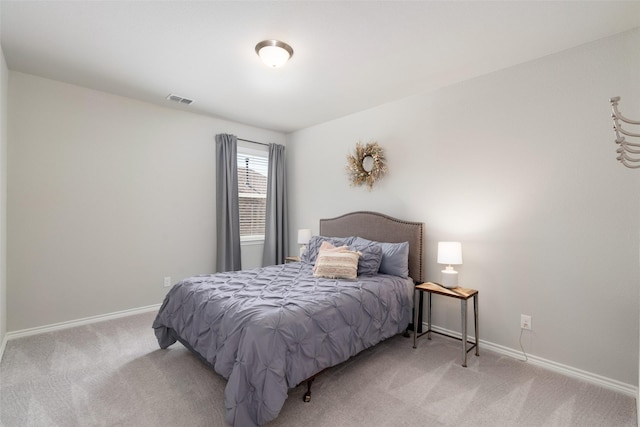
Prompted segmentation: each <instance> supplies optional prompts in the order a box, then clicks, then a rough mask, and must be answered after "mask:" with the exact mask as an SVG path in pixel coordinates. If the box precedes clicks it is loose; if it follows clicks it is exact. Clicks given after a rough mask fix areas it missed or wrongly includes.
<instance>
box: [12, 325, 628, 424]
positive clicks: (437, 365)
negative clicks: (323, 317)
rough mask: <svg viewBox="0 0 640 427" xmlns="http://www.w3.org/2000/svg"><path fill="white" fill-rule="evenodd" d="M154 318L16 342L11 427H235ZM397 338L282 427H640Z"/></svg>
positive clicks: (605, 404)
mask: <svg viewBox="0 0 640 427" xmlns="http://www.w3.org/2000/svg"><path fill="white" fill-rule="evenodd" d="M154 316H155V315H154V314H153V313H148V314H141V315H135V316H130V317H127V318H122V319H116V320H110V321H106V322H100V323H95V324H92V325H87V326H81V327H77V328H72V329H66V330H62V331H56V332H50V333H46V334H42V335H36V336H31V337H25V338H20V339H15V340H11V341H9V342H8V344H7V347H6V349H5V354H4V357H3V360H2V362H1V363H0V423H1V424H2V425H3V426H6V427H13V426H21V427H22V426H38V427H42V426H64V427H69V426H83V427H85V426H224V425H225V422H224V402H223V400H224V394H223V391H224V387H225V384H226V383H225V380H224V379H222V378H221V377H220V376H218V375H217V374H215V373H214V372H213V371H211V370H210V369H209V368H208V367H206V366H205V365H204V364H202V363H201V362H200V361H199V360H198V359H197V358H196V357H194V356H193V355H192V354H191V353H189V351H187V350H186V349H185V348H184V347H182V346H181V345H179V344H175V345H174V346H172V347H171V348H169V349H168V350H160V349H159V348H158V345H157V342H156V340H155V336H154V335H153V330H152V329H151V323H152V321H153V318H154ZM411 341H412V340H411V339H407V338H403V337H401V336H396V337H393V338H391V339H389V340H387V341H385V342H383V343H381V344H379V345H377V346H376V347H374V348H373V349H370V350H367V351H365V352H363V353H361V354H360V355H358V356H357V357H355V358H353V359H352V360H350V361H348V362H346V363H344V364H342V365H340V366H338V367H335V368H332V369H331V370H328V371H326V372H324V373H323V374H322V375H321V376H320V377H318V379H316V381H315V383H314V385H313V388H312V399H311V402H310V403H304V402H302V395H303V394H304V391H305V387H304V386H300V387H297V388H296V389H294V390H291V391H290V393H289V398H288V399H287V401H286V402H285V405H284V407H283V409H282V412H281V413H280V415H279V417H278V418H277V419H276V420H274V421H273V422H271V423H269V424H268V427H275V426H332V427H337V426H635V425H636V422H635V420H636V409H635V399H633V398H632V397H629V396H626V395H623V394H620V393H616V392H614V391H611V390H608V389H605V388H602V387H598V386H594V385H591V384H588V383H586V382H583V381H580V380H576V379H573V378H568V377H565V376H563V375H560V374H557V373H554V372H550V371H547V370H544V369H542V368H539V367H536V366H532V365H529V364H527V363H525V362H522V361H518V360H515V359H512V358H509V357H505V356H500V355H497V354H495V353H492V352H490V351H487V350H482V348H481V350H480V357H476V356H474V355H473V352H471V353H469V367H468V368H463V367H462V366H460V362H459V358H460V347H459V345H460V343H459V341H456V340H451V339H448V338H445V337H440V336H435V337H434V339H433V340H432V341H427V340H426V338H422V339H421V340H420V341H419V342H418V349H415V350H414V349H413V348H412V346H411Z"/></svg>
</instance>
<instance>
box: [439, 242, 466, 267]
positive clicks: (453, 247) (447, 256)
mask: <svg viewBox="0 0 640 427" xmlns="http://www.w3.org/2000/svg"><path fill="white" fill-rule="evenodd" d="M438 264H447V265H457V264H462V245H461V244H460V242H438Z"/></svg>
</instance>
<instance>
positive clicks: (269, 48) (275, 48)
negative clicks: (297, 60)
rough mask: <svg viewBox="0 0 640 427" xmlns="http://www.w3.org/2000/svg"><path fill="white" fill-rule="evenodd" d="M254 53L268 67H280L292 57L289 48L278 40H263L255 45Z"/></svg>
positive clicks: (291, 51)
mask: <svg viewBox="0 0 640 427" xmlns="http://www.w3.org/2000/svg"><path fill="white" fill-rule="evenodd" d="M256 53H257V54H258V56H259V57H260V59H262V62H264V63H265V64H267V65H268V66H269V67H274V68H275V67H281V66H283V65H284V64H286V63H287V61H288V60H289V58H291V57H292V56H293V49H292V48H291V46H289V45H288V44H286V43H285V42H281V41H280V40H263V41H261V42H260V43H258V44H257V45H256Z"/></svg>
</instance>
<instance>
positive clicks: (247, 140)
mask: <svg viewBox="0 0 640 427" xmlns="http://www.w3.org/2000/svg"><path fill="white" fill-rule="evenodd" d="M238 141H244V142H251V143H253V144H260V145H264V146H265V147H268V146H269V144H265V143H264V142H258V141H251V140H249V139H242V138H238Z"/></svg>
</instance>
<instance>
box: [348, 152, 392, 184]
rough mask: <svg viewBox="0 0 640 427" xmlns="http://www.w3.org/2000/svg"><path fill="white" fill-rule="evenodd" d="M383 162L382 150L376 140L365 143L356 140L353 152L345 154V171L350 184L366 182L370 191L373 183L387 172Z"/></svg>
mask: <svg viewBox="0 0 640 427" xmlns="http://www.w3.org/2000/svg"><path fill="white" fill-rule="evenodd" d="M384 162H385V158H384V151H383V150H382V147H380V146H379V145H378V143H377V142H375V141H372V142H370V143H368V144H366V145H363V144H362V143H361V142H357V143H356V150H355V152H354V153H353V154H349V155H348V156H347V173H348V174H349V179H351V185H352V186H356V185H363V184H366V185H367V186H368V187H369V191H371V189H372V188H373V184H375V182H376V181H378V180H380V178H382V177H383V176H384V175H385V174H386V173H387V166H386V165H385V164H384Z"/></svg>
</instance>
